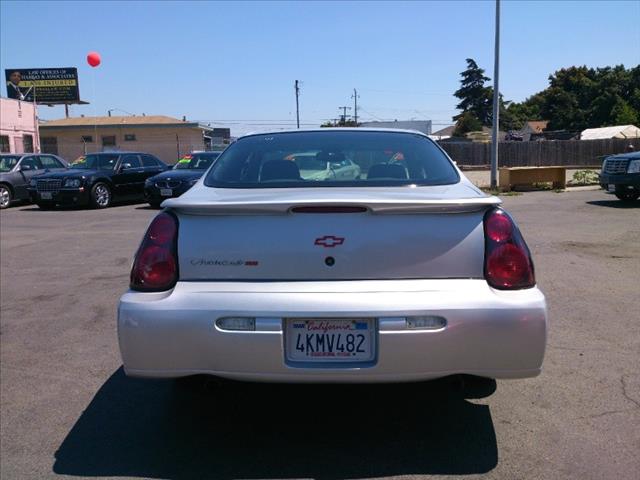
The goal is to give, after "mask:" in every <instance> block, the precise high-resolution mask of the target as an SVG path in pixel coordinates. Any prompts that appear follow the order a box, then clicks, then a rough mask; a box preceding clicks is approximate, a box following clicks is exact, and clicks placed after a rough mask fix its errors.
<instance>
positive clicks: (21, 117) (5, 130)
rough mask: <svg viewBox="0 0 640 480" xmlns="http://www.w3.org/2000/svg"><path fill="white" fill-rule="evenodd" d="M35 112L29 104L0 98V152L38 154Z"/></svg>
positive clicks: (33, 107) (31, 104)
mask: <svg viewBox="0 0 640 480" xmlns="http://www.w3.org/2000/svg"><path fill="white" fill-rule="evenodd" d="M39 150H40V144H39V140H38V122H37V111H36V110H35V106H34V104H33V103H31V102H24V101H20V100H14V99H12V98H0V152H1V153H31V152H38V151H39Z"/></svg>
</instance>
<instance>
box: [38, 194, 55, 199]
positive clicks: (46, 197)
mask: <svg viewBox="0 0 640 480" xmlns="http://www.w3.org/2000/svg"><path fill="white" fill-rule="evenodd" d="M40 198H41V199H43V200H51V199H52V198H53V194H52V193H51V192H41V193H40Z"/></svg>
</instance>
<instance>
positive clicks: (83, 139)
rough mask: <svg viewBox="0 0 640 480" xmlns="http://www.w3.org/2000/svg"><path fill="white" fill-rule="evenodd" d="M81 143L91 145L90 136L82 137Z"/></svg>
mask: <svg viewBox="0 0 640 480" xmlns="http://www.w3.org/2000/svg"><path fill="white" fill-rule="evenodd" d="M81 139H82V143H93V137H92V136H91V135H82V137H81Z"/></svg>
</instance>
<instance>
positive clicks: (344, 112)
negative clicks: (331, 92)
mask: <svg viewBox="0 0 640 480" xmlns="http://www.w3.org/2000/svg"><path fill="white" fill-rule="evenodd" d="M338 110H342V112H343V113H342V115H341V117H342V123H343V124H345V123H347V110H351V107H347V106H344V107H338Z"/></svg>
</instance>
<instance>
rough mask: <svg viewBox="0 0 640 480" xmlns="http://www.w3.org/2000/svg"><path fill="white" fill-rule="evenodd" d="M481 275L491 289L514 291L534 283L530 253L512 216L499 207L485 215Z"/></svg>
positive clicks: (531, 285)
mask: <svg viewBox="0 0 640 480" xmlns="http://www.w3.org/2000/svg"><path fill="white" fill-rule="evenodd" d="M484 237H485V256H484V276H485V278H486V280H487V282H488V283H489V285H491V286H492V287H493V288H498V289H501V290H517V289H521V288H530V287H533V286H534V285H535V284H536V279H535V275H534V270H533V261H532V260H531V253H530V252H529V248H528V247H527V244H526V243H525V241H524V239H523V238H522V235H521V234H520V230H518V227H517V226H516V224H515V223H514V222H513V220H512V219H511V217H510V216H509V215H508V214H507V213H506V212H504V211H503V210H500V209H494V210H490V211H488V212H487V213H486V214H485V216H484Z"/></svg>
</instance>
